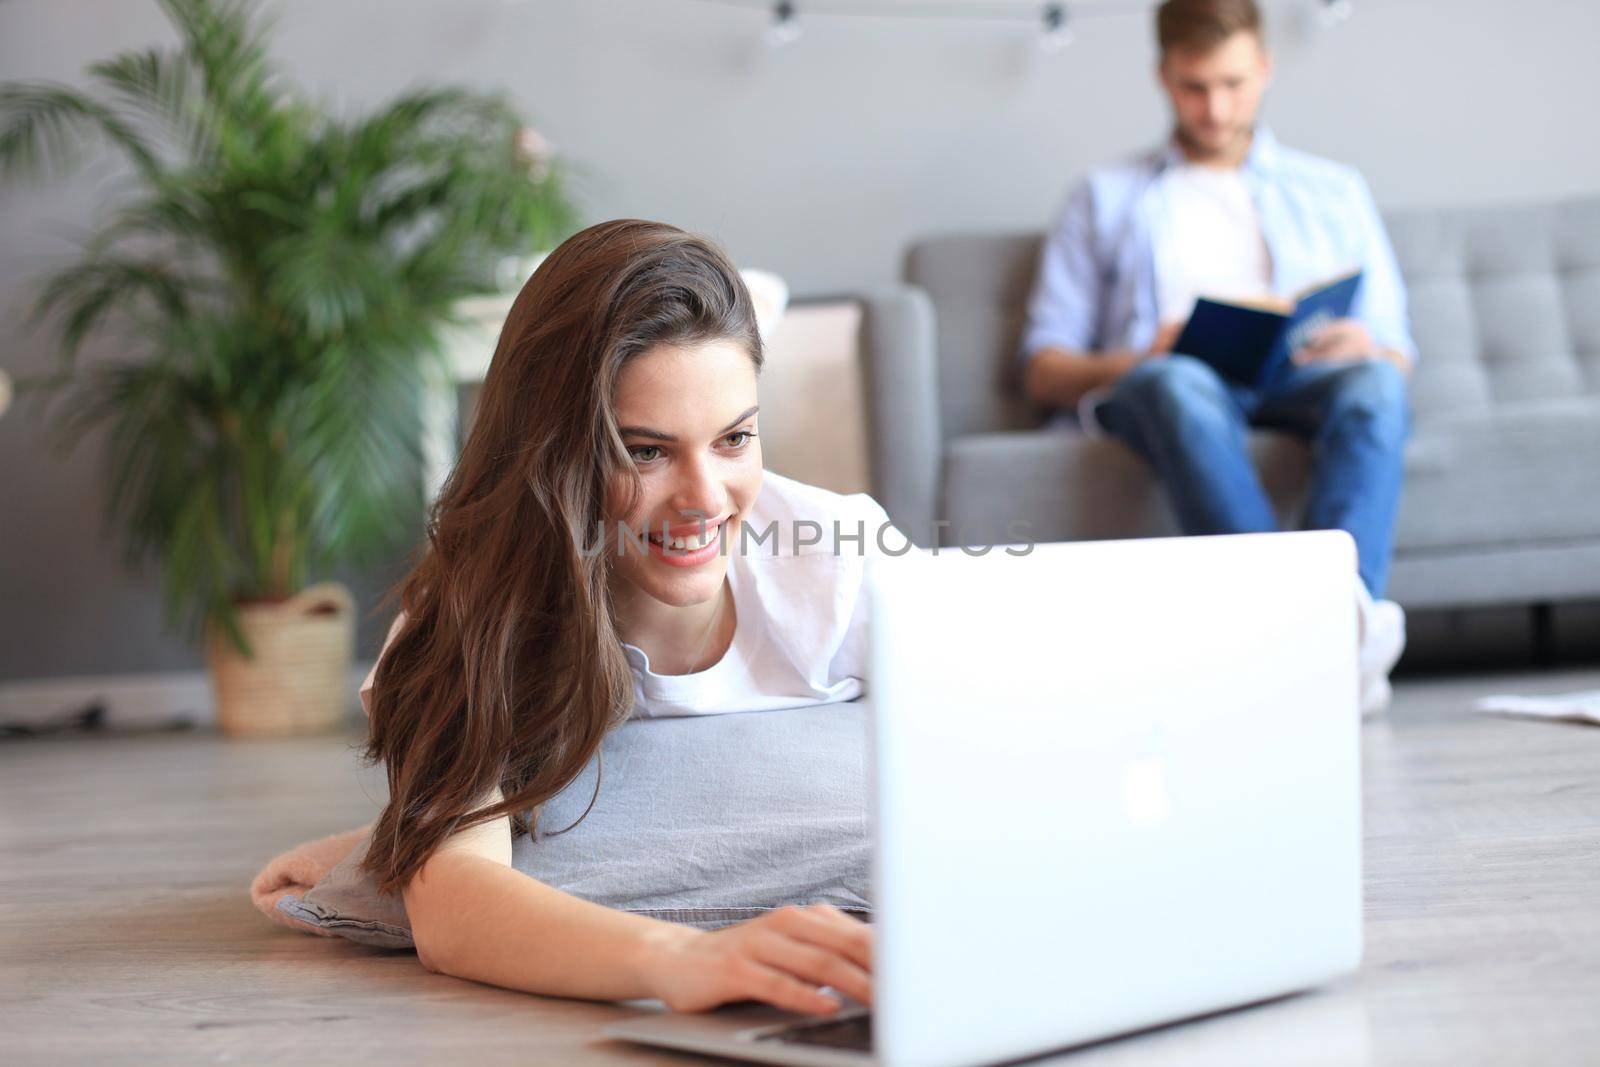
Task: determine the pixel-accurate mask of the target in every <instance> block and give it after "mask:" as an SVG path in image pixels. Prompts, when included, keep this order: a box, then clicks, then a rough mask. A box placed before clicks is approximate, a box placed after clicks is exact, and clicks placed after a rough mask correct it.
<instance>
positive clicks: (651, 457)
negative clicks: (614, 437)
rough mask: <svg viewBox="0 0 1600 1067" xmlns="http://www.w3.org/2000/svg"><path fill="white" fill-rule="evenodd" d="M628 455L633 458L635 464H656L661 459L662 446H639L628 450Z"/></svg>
mask: <svg viewBox="0 0 1600 1067" xmlns="http://www.w3.org/2000/svg"><path fill="white" fill-rule="evenodd" d="M628 455H630V456H632V457H633V461H634V462H635V463H654V462H655V461H656V460H657V459H659V458H660V457H661V446H660V445H637V446H635V447H633V448H630V449H628Z"/></svg>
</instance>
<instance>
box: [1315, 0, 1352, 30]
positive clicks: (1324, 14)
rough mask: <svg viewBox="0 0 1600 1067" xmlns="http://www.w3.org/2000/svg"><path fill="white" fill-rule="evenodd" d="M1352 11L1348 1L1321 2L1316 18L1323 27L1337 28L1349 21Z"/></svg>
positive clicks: (1328, 0)
mask: <svg viewBox="0 0 1600 1067" xmlns="http://www.w3.org/2000/svg"><path fill="white" fill-rule="evenodd" d="M1353 10H1354V6H1353V5H1352V4H1351V2H1350V0H1322V5H1321V7H1320V9H1319V10H1318V11H1317V18H1318V19H1319V20H1320V21H1321V22H1322V24H1323V25H1324V26H1337V25H1339V23H1341V22H1344V21H1346V20H1347V19H1349V18H1350V15H1351V13H1352V12H1353Z"/></svg>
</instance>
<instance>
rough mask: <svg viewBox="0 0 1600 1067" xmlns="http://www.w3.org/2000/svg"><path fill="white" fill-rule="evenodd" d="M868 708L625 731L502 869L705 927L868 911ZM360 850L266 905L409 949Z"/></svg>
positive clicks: (821, 708) (397, 914) (394, 902)
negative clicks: (781, 911)
mask: <svg viewBox="0 0 1600 1067" xmlns="http://www.w3.org/2000/svg"><path fill="white" fill-rule="evenodd" d="M866 725H867V724H866V709H865V707H864V706H863V705H862V704H860V703H859V702H854V701H852V702H849V703H842V704H824V705H818V706H813V707H805V708H791V709H787V710H782V711H756V712H745V713H741V714H733V715H704V716H691V717H685V718H671V719H635V720H632V721H630V722H629V723H627V724H626V725H624V726H622V727H620V728H618V729H617V730H615V731H613V732H612V734H611V735H610V736H609V737H608V738H607V739H606V741H605V743H604V745H603V747H602V749H601V760H602V761H603V766H604V777H603V779H602V781H601V785H600V795H599V798H598V799H596V800H595V804H594V810H593V811H591V812H589V816H588V818H586V819H585V820H584V821H583V822H582V823H580V824H579V825H578V827H577V828H576V829H574V830H571V831H570V832H568V833H565V834H556V835H554V836H550V835H549V831H551V830H560V829H562V828H563V827H566V826H569V825H571V823H572V822H573V821H574V820H576V819H577V818H578V816H579V815H581V814H582V813H583V809H584V808H585V807H587V806H588V804H589V798H590V796H591V795H592V794H593V791H594V782H595V765H594V764H593V763H591V764H590V765H589V767H588V768H587V769H586V770H585V771H584V772H583V774H581V775H580V776H579V777H578V778H577V780H576V781H574V782H573V783H572V784H571V785H569V786H568V787H567V788H566V789H565V790H563V791H562V792H561V793H560V794H559V795H558V796H556V797H554V798H552V800H551V801H550V803H549V804H547V805H545V809H544V812H543V814H542V815H541V816H540V819H539V829H540V835H539V837H538V839H537V840H532V839H530V838H529V837H528V836H527V835H521V836H519V837H518V838H517V839H516V840H515V841H514V842H513V843H512V861H511V862H512V866H514V867H515V868H516V869H517V870H519V871H523V872H525V873H527V874H529V875H532V876H533V877H534V878H537V879H538V880H539V881H541V882H544V883H545V884H547V885H551V886H554V887H556V888H557V889H562V890H565V891H566V892H568V893H572V894H574V895H576V896H579V897H582V898H584V899H586V900H592V901H594V902H596V903H598V904H605V905H607V906H609V907H613V908H618V909H621V910H623V911H630V912H636V913H640V914H644V915H651V916H654V917H656V918H660V919H666V920H670V921H672V922H679V923H686V924H689V925H693V926H699V927H702V928H713V927H717V926H724V925H727V924H729V923H733V922H738V921H740V920H743V919H748V918H752V917H754V916H756V915H759V914H761V913H762V912H764V911H768V910H770V909H772V908H776V907H781V906H783V905H785V904H809V903H827V904H832V905H834V906H836V907H839V908H842V909H845V910H847V911H852V912H856V913H859V914H863V915H865V913H866V912H867V911H868V910H869V904H868V886H869V884H870V870H871V853H872V848H871V835H870V833H869V832H868V828H867V779H866V758H865V757H866V733H865V731H866ZM365 853H366V842H365V841H363V842H362V843H361V844H360V845H358V846H357V847H356V849H355V850H354V851H353V852H352V853H351V854H350V855H349V856H347V857H346V858H345V859H344V860H343V861H342V862H340V863H339V864H337V865H336V866H335V867H334V868H333V869H332V870H330V871H329V872H328V874H327V875H326V876H325V877H324V878H323V879H322V880H321V881H320V882H318V883H317V884H316V885H315V886H313V887H312V888H311V889H310V891H308V892H307V893H306V895H305V896H304V897H302V898H297V897H293V896H285V897H283V898H282V899H280V900H279V902H278V907H279V908H280V909H281V910H283V911H284V912H286V913H288V914H289V915H291V916H293V917H294V918H296V919H300V920H302V921H304V922H308V923H312V924H314V925H317V926H320V927H322V928H323V929H325V930H327V931H329V932H331V933H336V934H339V935H340V936H342V937H347V938H349V939H350V940H352V941H359V942H361V943H363V944H368V945H379V946H383V947H387V948H406V947H410V946H411V943H412V942H411V927H410V924H409V923H408V922H407V921H406V913H405V904H404V902H403V901H402V899H401V897H400V895H399V894H387V893H380V892H378V889H377V886H376V884H375V883H374V881H373V879H372V878H371V877H370V876H368V875H366V874H363V873H361V871H360V870H359V865H360V862H361V859H362V856H363V855H364V854H365Z"/></svg>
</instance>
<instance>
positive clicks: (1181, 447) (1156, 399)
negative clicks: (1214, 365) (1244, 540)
mask: <svg viewBox="0 0 1600 1067" xmlns="http://www.w3.org/2000/svg"><path fill="white" fill-rule="evenodd" d="M1096 415H1097V417H1098V419H1099V421H1100V424H1101V425H1102V426H1104V427H1105V428H1106V430H1107V431H1109V432H1110V433H1111V434H1113V435H1114V436H1116V437H1117V438H1119V439H1120V440H1122V441H1123V442H1125V443H1126V444H1128V445H1129V446H1130V447H1132V448H1133V450H1134V451H1136V452H1138V453H1139V454H1140V455H1141V456H1143V457H1144V458H1145V460H1146V461H1148V462H1149V464H1150V465H1151V467H1152V468H1154V470H1155V473H1156V476H1157V477H1158V478H1159V479H1160V481H1161V483H1162V485H1163V486H1164V487H1165V488H1166V491H1167V494H1168V497H1169V498H1170V499H1171V501H1172V503H1173V508H1174V510H1175V511H1176V512H1177V516H1178V522H1179V524H1180V525H1181V526H1182V528H1183V531H1184V533H1187V534H1220V533H1251V532H1257V531H1265V530H1275V529H1277V528H1278V523H1277V518H1276V517H1275V516H1274V515H1273V512H1272V505H1271V504H1270V503H1269V502H1268V500H1267V494H1266V491H1265V490H1263V489H1262V487H1261V481H1260V479H1259V478H1258V477H1257V476H1256V471H1255V466H1254V465H1253V464H1252V463H1251V461H1250V455H1249V452H1248V451H1247V450H1246V444H1245V442H1246V440H1247V437H1248V432H1247V431H1248V428H1249V427H1251V426H1261V427H1269V428H1273V429H1279V430H1286V431H1288V432H1290V433H1294V434H1297V435H1299V436H1301V437H1304V438H1306V439H1307V440H1308V441H1309V442H1310V443H1311V446H1312V450H1313V462H1314V471H1313V474H1312V479H1311V498H1310V502H1309V504H1308V505H1307V507H1306V515H1305V527H1306V528H1307V529H1313V530H1325V529H1339V530H1346V531H1348V532H1349V533H1350V535H1351V536H1352V537H1354V538H1355V542H1356V551H1357V553H1358V555H1359V558H1360V566H1361V580H1362V581H1363V582H1365V583H1366V586H1367V590H1368V591H1369V592H1370V593H1371V594H1372V595H1373V596H1374V597H1380V596H1382V595H1383V589H1384V585H1385V583H1386V582H1387V581H1388V577H1389V556H1390V553H1391V551H1392V550H1393V547H1394V518H1395V511H1396V509H1397V507H1398V506H1399V502H1400V482H1401V449H1402V447H1403V446H1404V444H1405V440H1406V437H1407V436H1408V435H1409V434H1410V432H1411V416H1410V410H1409V403H1408V401H1407V396H1406V379H1405V375H1404V374H1402V373H1401V372H1400V370H1399V369H1398V368H1396V367H1395V366H1394V365H1393V364H1390V363H1387V362H1380V361H1371V362H1364V363H1340V364H1313V365H1310V366H1305V367H1294V368H1292V369H1291V370H1290V371H1288V372H1287V373H1286V374H1284V375H1283V376H1282V377H1281V378H1279V379H1278V380H1277V381H1276V382H1273V383H1271V384H1269V385H1268V386H1266V387H1264V388H1262V389H1260V390H1256V389H1251V388H1247V387H1245V386H1241V385H1236V384H1234V383H1232V382H1229V381H1226V380H1224V379H1223V378H1222V377H1221V376H1220V375H1218V374H1217V372H1216V371H1214V370H1212V369H1211V367H1210V366H1209V365H1208V364H1206V363H1203V362H1201V361H1200V360H1198V359H1195V358H1193V357H1192V356H1184V355H1170V356H1166V357H1163V358H1160V359H1151V360H1146V361H1145V362H1143V363H1140V364H1138V365H1137V366H1135V367H1134V368H1133V370H1131V371H1129V372H1128V373H1127V374H1125V375H1123V377H1122V378H1121V379H1120V380H1118V382H1117V384H1116V386H1115V387H1114V389H1113V390H1112V393H1111V396H1110V397H1108V398H1107V399H1106V400H1104V401H1103V402H1101V404H1100V406H1099V408H1098V409H1097V411H1096Z"/></svg>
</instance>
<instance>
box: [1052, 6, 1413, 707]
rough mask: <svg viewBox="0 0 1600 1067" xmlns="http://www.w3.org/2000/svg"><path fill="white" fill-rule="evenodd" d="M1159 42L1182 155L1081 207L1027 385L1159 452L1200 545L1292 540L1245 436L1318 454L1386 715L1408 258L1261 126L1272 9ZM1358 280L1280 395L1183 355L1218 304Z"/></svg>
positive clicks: (1193, 9) (1105, 189)
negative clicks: (1273, 433)
mask: <svg viewBox="0 0 1600 1067" xmlns="http://www.w3.org/2000/svg"><path fill="white" fill-rule="evenodd" d="M1156 33H1157V38H1158V41H1159V44H1160V50H1161V61H1160V67H1159V75H1160V81H1161V85H1162V87H1163V89H1165V91H1166V94H1167V96H1168V98H1169V99H1170V100H1171V102H1172V113H1173V119H1174V129H1173V133H1172V136H1171V139H1170V140H1169V142H1168V143H1167V144H1166V145H1165V146H1163V147H1162V148H1160V149H1159V150H1157V151H1155V152H1153V153H1151V154H1148V155H1145V156H1143V157H1141V158H1138V159H1135V160H1133V161H1131V162H1126V163H1121V164H1116V165H1112V166H1108V167H1102V168H1098V169H1096V170H1094V171H1092V172H1091V173H1090V174H1089V176H1088V177H1087V178H1086V179H1085V180H1084V181H1082V182H1081V183H1079V184H1078V186H1077V187H1076V188H1075V189H1073V191H1072V192H1071V194H1070V195H1069V197H1068V198H1067V202H1066V206H1065V208H1064V209H1063V211H1062V213H1061V216H1060V218H1059V220H1058V221H1057V223H1056V225H1055V227H1054V229H1053V230H1052V232H1051V233H1050V235H1049V237H1048V239H1047V241H1046V242H1045V246H1044V250H1043V254H1042V258H1041V262H1040V265H1039V274H1038V282H1037V284H1036V288H1035V290H1034V293H1033V296H1032V299H1031V301H1030V303H1029V307H1028V323H1027V330H1026V333H1025V336H1024V339H1023V346H1022V358H1023V361H1024V369H1023V382H1024V385H1025V388H1026V391H1027V393H1028V396H1029V397H1030V398H1031V399H1032V400H1033V401H1034V402H1036V403H1038V404H1040V405H1042V406H1046V407H1055V408H1061V409H1067V410H1069V411H1070V410H1073V409H1075V410H1076V411H1077V413H1078V415H1079V418H1080V419H1081V420H1082V421H1083V423H1084V424H1085V427H1086V428H1087V429H1090V430H1091V431H1093V430H1095V429H1100V428H1103V429H1104V430H1105V431H1107V432H1109V433H1111V434H1112V435H1114V436H1115V437H1117V438H1119V439H1120V440H1122V441H1123V442H1125V443H1126V444H1127V445H1129V446H1130V447H1131V448H1133V449H1134V451H1136V452H1137V453H1138V454H1139V455H1141V456H1143V457H1144V458H1145V460H1146V461H1148V462H1149V464H1150V465H1151V467H1152V468H1153V470H1154V472H1155V474H1156V476H1157V477H1158V478H1159V480H1160V482H1161V484H1162V485H1163V487H1164V488H1165V491H1166V492H1167V494H1168V497H1169V499H1170V500H1171V502H1172V504H1173V507H1174V511H1175V512H1176V514H1177V517H1178V520H1179V522H1180V524H1181V526H1182V528H1183V530H1184V532H1185V533H1189V534H1213V533H1243V532H1250V531H1260V530H1273V529H1276V527H1277V523H1276V520H1275V518H1274V515H1273V511H1272V507H1271V505H1270V504H1269V502H1268V499H1267V496H1266V493H1265V492H1264V491H1263V489H1262V486H1261V482H1260V479H1259V478H1258V477H1257V475H1256V472H1255V468H1254V466H1253V465H1252V463H1251V461H1250V457H1249V454H1248V452H1247V449H1246V440H1247V428H1248V427H1250V426H1270V427H1275V428H1279V429H1283V430H1288V431H1291V432H1293V433H1296V434H1299V435H1302V436H1304V437H1305V438H1307V439H1308V440H1309V441H1310V442H1311V443H1312V445H1313V450H1314V462H1315V469H1314V474H1313V477H1312V482H1311V486H1310V500H1309V504H1308V507H1307V511H1306V516H1305V524H1306V526H1307V527H1310V528H1316V529H1328V528H1337V529H1343V530H1347V531H1349V533H1350V534H1351V535H1352V536H1353V537H1354V539H1355V542H1356V548H1357V553H1358V555H1359V559H1360V573H1361V579H1362V582H1363V584H1364V585H1365V587H1366V590H1367V592H1368V593H1370V596H1369V597H1366V598H1363V611H1362V633H1363V637H1362V673H1363V677H1362V701H1363V707H1364V709H1365V710H1367V711H1369V712H1371V711H1377V710H1381V708H1383V707H1384V706H1386V705H1387V703H1388V699H1389V686H1388V672H1389V669H1390V668H1391V667H1392V666H1393V665H1394V662H1395V660H1397V659H1398V658H1399V655H1400V651H1401V648H1402V647H1403V645H1404V639H1405V637H1404V635H1405V629H1404V618H1405V617H1404V615H1403V613H1402V612H1401V611H1400V608H1399V606H1398V605H1396V604H1394V603H1392V602H1390V601H1376V602H1374V600H1373V599H1372V598H1377V597H1381V596H1382V595H1383V591H1384V583H1385V580H1386V578H1387V575H1388V569H1389V557H1390V552H1391V546H1392V541H1393V531H1394V518H1395V510H1396V506H1397V504H1398V500H1399V495H1400V482H1401V448H1402V445H1403V444H1404V441H1405V438H1406V436H1407V434H1408V432H1409V426H1410V421H1409V414H1408V403H1407V396H1406V379H1407V375H1408V373H1409V371H1410V368H1411V361H1412V359H1413V358H1415V347H1414V346H1413V344H1412V341H1411V337H1410V333H1409V330H1408V328H1407V325H1406V312H1405V292H1404V288H1403V286H1402V283H1401V280H1400V273H1399V269H1398V267H1397V265H1396V263H1395V260H1394V253H1393V250H1392V249H1391V248H1390V246H1389V240H1388V237H1387V235H1386V234H1385V233H1384V230H1383V224H1382V222H1381V221H1380V220H1379V218H1378V213H1377V209H1376V207H1375V206H1374V204H1373V201H1372V197H1371V194H1370V192H1369V191H1368V189H1367V185H1366V183H1365V182H1364V181H1363V180H1362V178H1361V176H1360V175H1359V174H1358V173H1357V172H1356V171H1355V170H1353V169H1351V168H1350V167H1347V166H1342V165H1340V164H1337V163H1332V162H1329V161H1326V160H1322V159H1318V158H1316V157H1314V156H1310V155H1307V154H1305V153H1302V152H1297V151H1295V150H1293V149H1289V148H1286V147H1283V146H1281V145H1279V144H1278V143H1277V142H1276V141H1275V140H1274V139H1273V137H1272V134H1271V133H1270V132H1269V131H1268V130H1267V128H1266V127H1265V126H1264V125H1262V124H1261V123H1259V122H1257V117H1256V113H1257V110H1258V108H1259V106H1260V103H1261V97H1262V94H1263V92H1264V91H1265V89H1266V87H1267V84H1268V82H1269V81H1270V79H1271V74H1272V60H1271V57H1270V56H1269V54H1268V53H1267V51H1266V48H1265V45H1264V43H1263V40H1262V31H1261V15H1260V11H1259V10H1258V9H1257V7H1256V5H1255V3H1254V0H1167V2H1166V3H1164V4H1162V5H1161V7H1160V9H1159V10H1158V12H1157V14H1156ZM1357 267H1359V268H1360V269H1361V270H1362V271H1363V275H1362V280H1361V283H1360V287H1359V289H1358V290H1357V294H1356V297H1355V300H1354V303H1353V304H1352V306H1351V311H1350V315H1349V317H1348V318H1342V319H1337V320H1334V321H1332V322H1330V323H1327V324H1325V325H1324V326H1323V327H1322V328H1321V329H1320V330H1318V331H1316V332H1314V333H1313V334H1312V335H1311V339H1310V340H1309V341H1308V342H1307V343H1306V344H1305V345H1304V346H1303V347H1302V348H1300V349H1299V350H1298V351H1296V352H1295V353H1294V354H1293V363H1292V365H1291V367H1290V369H1289V371H1288V372H1287V373H1286V374H1283V375H1281V376H1279V377H1278V378H1276V379H1273V380H1271V384H1269V385H1266V386H1263V387H1261V388H1247V387H1245V386H1241V385H1238V384H1236V383H1233V382H1230V381H1227V380H1225V379H1224V378H1223V377H1221V376H1220V375H1219V374H1218V373H1217V372H1216V371H1215V370H1213V369H1212V367H1211V365H1210V364H1208V363H1205V362H1202V361H1200V360H1198V359H1195V358H1192V357H1189V356H1185V355H1182V354H1180V353H1174V352H1171V351H1170V349H1171V348H1172V346H1173V344H1174V342H1175V341H1176V339H1177V337H1178V334H1179V332H1180V330H1181V328H1182V326H1183V323H1184V322H1185V321H1186V320H1187V319H1188V316H1189V313H1190V311H1191V309H1192V308H1193V307H1194V304H1195V299H1196V297H1198V296H1202V295H1203V296H1212V297H1220V298H1233V299H1240V298H1245V299H1249V298H1259V297H1261V296H1265V295H1269V294H1276V295H1278V296H1284V295H1287V294H1290V293H1292V292H1294V291H1296V290H1298V289H1301V288H1303V287H1306V286H1308V285H1311V284H1314V283H1317V282H1320V281H1324V280H1328V279H1331V278H1332V277H1334V276H1335V275H1337V274H1339V273H1341V272H1343V271H1346V270H1349V269H1352V268H1357ZM1067 417H1069V418H1070V416H1067Z"/></svg>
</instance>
